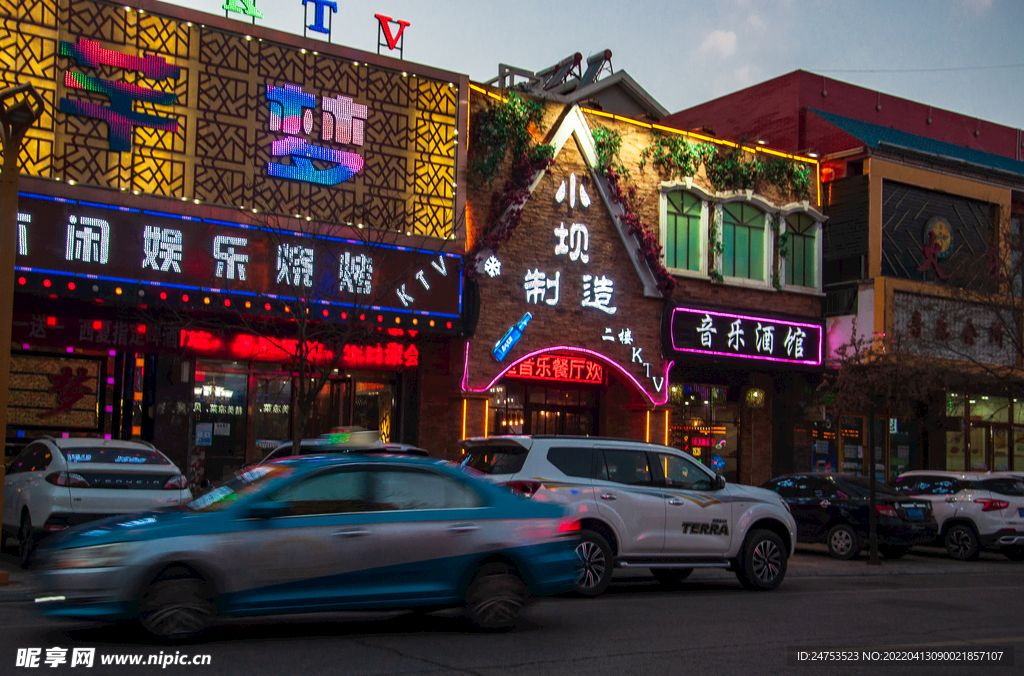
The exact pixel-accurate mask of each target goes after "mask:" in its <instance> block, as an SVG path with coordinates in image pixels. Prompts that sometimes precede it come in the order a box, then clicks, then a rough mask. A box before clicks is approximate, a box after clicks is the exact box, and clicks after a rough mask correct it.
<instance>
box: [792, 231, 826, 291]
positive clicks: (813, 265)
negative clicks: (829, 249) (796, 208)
mask: <svg viewBox="0 0 1024 676" xmlns="http://www.w3.org/2000/svg"><path fill="white" fill-rule="evenodd" d="M786 232H787V233H789V251H788V252H787V253H786V284H789V285H790V286H806V287H810V288H812V289H814V288H817V286H818V222H817V221H816V220H814V219H813V218H811V217H810V216H808V215H807V214H790V215H788V216H786Z"/></svg>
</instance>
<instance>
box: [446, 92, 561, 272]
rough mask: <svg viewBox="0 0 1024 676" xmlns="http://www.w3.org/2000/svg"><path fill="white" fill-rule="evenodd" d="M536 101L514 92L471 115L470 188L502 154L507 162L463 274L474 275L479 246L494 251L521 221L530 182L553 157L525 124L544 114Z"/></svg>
mask: <svg viewBox="0 0 1024 676" xmlns="http://www.w3.org/2000/svg"><path fill="white" fill-rule="evenodd" d="M543 112H544V111H543V109H542V108H541V106H540V104H539V103H537V102H536V101H532V100H529V101H527V100H524V99H522V98H520V97H519V96H518V95H516V94H515V92H510V93H509V95H508V99H507V100H505V101H502V102H500V103H495V104H490V105H489V106H488V108H487V110H485V111H482V112H481V113H479V114H477V115H476V117H475V122H474V127H473V134H472V135H471V138H472V142H471V143H470V146H469V166H468V169H467V174H468V177H469V180H470V183H471V184H472V185H473V186H474V187H482V186H484V185H488V186H489V185H491V183H492V182H493V181H494V177H495V176H497V174H498V171H499V170H500V169H501V165H502V163H503V162H504V161H505V158H506V156H508V155H509V154H511V156H512V158H513V162H512V167H511V170H510V171H509V176H508V179H506V181H505V184H504V185H503V186H502V189H501V191H495V192H494V194H493V195H491V207H490V209H489V210H488V212H487V221H486V224H485V226H484V235H483V237H481V238H480V239H479V240H477V242H476V243H475V244H474V245H473V248H471V249H470V250H469V251H467V252H466V255H465V262H466V276H467V277H468V278H469V279H475V278H476V267H477V258H478V256H479V254H480V252H481V251H490V252H492V253H497V252H498V249H499V248H500V247H501V245H502V244H503V243H505V242H507V241H508V240H509V239H510V238H511V237H512V235H513V234H514V233H515V229H516V227H517V226H518V225H519V223H520V222H522V220H523V206H524V205H525V204H526V201H527V200H528V199H529V198H530V185H531V184H532V183H533V179H534V177H535V176H536V175H537V173H538V172H541V171H546V170H547V169H548V167H550V166H551V164H553V162H554V156H555V148H554V146H552V145H548V144H538V143H536V142H534V140H533V136H532V135H531V134H530V129H529V128H530V125H535V124H537V123H538V122H539V121H540V119H541V117H542V116H543Z"/></svg>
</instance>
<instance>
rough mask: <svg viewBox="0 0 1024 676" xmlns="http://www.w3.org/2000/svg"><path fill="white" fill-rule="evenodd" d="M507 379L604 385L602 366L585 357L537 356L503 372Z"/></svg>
mask: <svg viewBox="0 0 1024 676" xmlns="http://www.w3.org/2000/svg"><path fill="white" fill-rule="evenodd" d="M505 376H506V377H508V378H522V379H526V380H549V381H557V382H563V383H590V384H595V385H602V384H604V366H602V365H601V363H600V362H596V361H594V360H592V359H587V358H585V357H571V356H566V355H557V354H556V355H538V356H535V357H530V358H528V359H524V360H522V361H520V362H519V363H517V364H516V365H515V366H513V367H512V368H510V369H509V370H508V371H506V372H505Z"/></svg>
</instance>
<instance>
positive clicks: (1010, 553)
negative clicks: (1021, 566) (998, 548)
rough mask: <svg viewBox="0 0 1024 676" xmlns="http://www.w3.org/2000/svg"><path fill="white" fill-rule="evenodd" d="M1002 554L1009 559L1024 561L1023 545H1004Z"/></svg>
mask: <svg viewBox="0 0 1024 676" xmlns="http://www.w3.org/2000/svg"><path fill="white" fill-rule="evenodd" d="M1003 556H1005V557H1006V558H1008V559H1010V560H1011V561H1024V547H1004V548H1003Z"/></svg>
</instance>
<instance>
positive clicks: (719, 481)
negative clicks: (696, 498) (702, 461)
mask: <svg viewBox="0 0 1024 676" xmlns="http://www.w3.org/2000/svg"><path fill="white" fill-rule="evenodd" d="M723 488H725V477H724V476H722V475H721V474H716V475H715V490H716V491H720V490H722V489H723Z"/></svg>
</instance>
